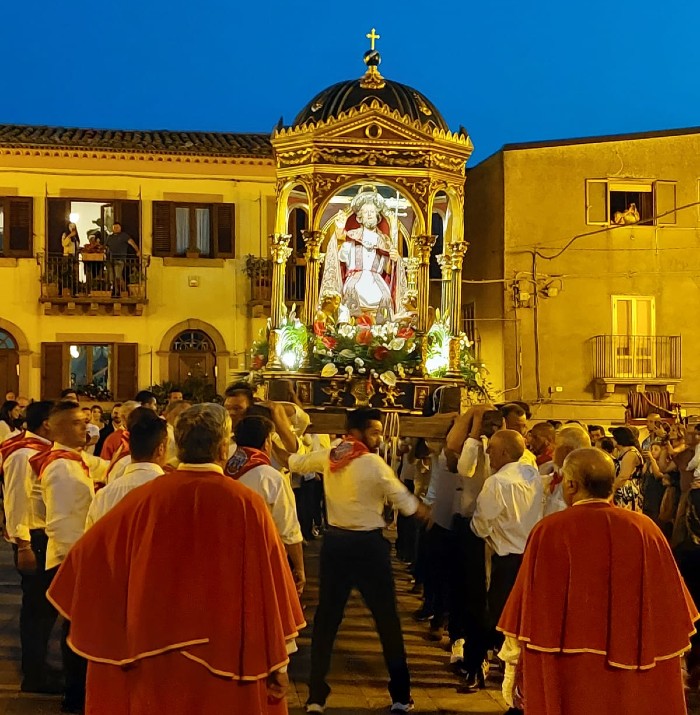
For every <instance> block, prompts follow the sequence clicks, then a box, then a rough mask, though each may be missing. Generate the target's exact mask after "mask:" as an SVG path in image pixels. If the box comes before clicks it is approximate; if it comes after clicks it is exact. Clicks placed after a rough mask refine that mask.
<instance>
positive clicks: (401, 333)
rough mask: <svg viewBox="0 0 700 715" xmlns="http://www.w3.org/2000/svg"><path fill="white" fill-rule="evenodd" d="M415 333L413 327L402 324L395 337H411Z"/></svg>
mask: <svg viewBox="0 0 700 715" xmlns="http://www.w3.org/2000/svg"><path fill="white" fill-rule="evenodd" d="M415 334H416V331H415V330H414V329H413V328H409V327H408V326H404V327H403V328H399V329H398V330H397V331H396V337H397V338H406V340H408V338H412V337H413V336H414V335H415Z"/></svg>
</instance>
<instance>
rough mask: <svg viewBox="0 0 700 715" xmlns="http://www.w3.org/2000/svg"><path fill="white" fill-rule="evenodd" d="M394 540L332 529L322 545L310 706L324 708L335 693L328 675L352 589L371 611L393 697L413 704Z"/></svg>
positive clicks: (313, 640) (376, 533)
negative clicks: (394, 568) (398, 604)
mask: <svg viewBox="0 0 700 715" xmlns="http://www.w3.org/2000/svg"><path fill="white" fill-rule="evenodd" d="M390 548H391V547H390V545H389V542H388V541H387V540H386V539H385V538H384V537H383V536H382V532H381V530H379V529H377V530H375V531H346V530H344V529H337V528H335V527H330V528H329V529H328V531H327V532H326V535H325V537H324V539H323V545H322V547H321V563H320V584H319V602H318V608H317V609H316V615H315V617H314V628H313V635H312V637H311V677H310V680H309V702H310V703H319V704H323V703H325V702H326V698H327V697H328V694H329V693H330V687H329V686H328V683H327V682H326V676H327V675H328V670H329V668H330V663H331V653H332V651H333V643H334V642H335V637H336V634H337V633H338V628H339V627H340V624H341V622H342V620H343V613H344V612H345V604H346V603H347V600H348V597H349V596H350V591H351V590H352V589H353V588H356V589H357V590H358V591H359V592H360V594H361V596H362V598H363V599H364V602H365V604H366V605H367V607H368V608H369V610H370V611H371V613H372V616H373V618H374V622H375V624H376V626H377V632H378V633H379V638H380V640H381V643H382V650H383V652H384V661H385V662H386V666H387V669H388V671H389V694H390V695H391V698H392V700H393V701H394V702H400V703H408V702H409V701H410V698H411V681H410V676H409V674H408V665H407V663H406V651H405V648H404V643H403V635H402V633H401V624H400V622H399V616H398V613H397V610H396V594H395V592H394V578H393V574H392V571H391V556H390Z"/></svg>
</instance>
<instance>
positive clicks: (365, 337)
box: [355, 328, 372, 345]
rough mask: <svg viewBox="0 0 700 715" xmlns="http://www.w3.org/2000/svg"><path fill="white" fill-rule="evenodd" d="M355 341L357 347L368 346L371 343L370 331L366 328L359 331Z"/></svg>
mask: <svg viewBox="0 0 700 715" xmlns="http://www.w3.org/2000/svg"><path fill="white" fill-rule="evenodd" d="M355 341H356V342H357V343H358V344H359V345H369V344H370V343H371V342H372V331H371V330H368V329H367V328H365V329H363V330H359V331H358V332H357V335H356V336H355Z"/></svg>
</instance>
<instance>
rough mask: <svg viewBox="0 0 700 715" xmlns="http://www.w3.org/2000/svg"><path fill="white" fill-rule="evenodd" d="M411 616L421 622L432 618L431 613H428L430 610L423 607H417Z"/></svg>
mask: <svg viewBox="0 0 700 715" xmlns="http://www.w3.org/2000/svg"><path fill="white" fill-rule="evenodd" d="M413 617H414V618H415V619H416V620H417V621H418V622H419V623H422V622H424V621H432V620H433V614H432V613H430V611H426V610H425V609H424V608H419V609H418V610H417V611H416V612H415V613H414V614H413Z"/></svg>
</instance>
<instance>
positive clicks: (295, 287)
mask: <svg viewBox="0 0 700 715" xmlns="http://www.w3.org/2000/svg"><path fill="white" fill-rule="evenodd" d="M284 281H285V285H284V294H285V298H286V301H287V302H288V303H303V302H304V294H305V291H306V263H305V262H298V261H296V260H295V259H293V258H292V259H290V261H289V263H288V264H287V270H286V272H285V275H284ZM271 299H272V263H271V262H269V263H267V264H265V265H262V266H259V267H258V268H257V270H256V272H255V274H254V275H252V276H250V300H251V302H252V303H269V302H270V300H271Z"/></svg>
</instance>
